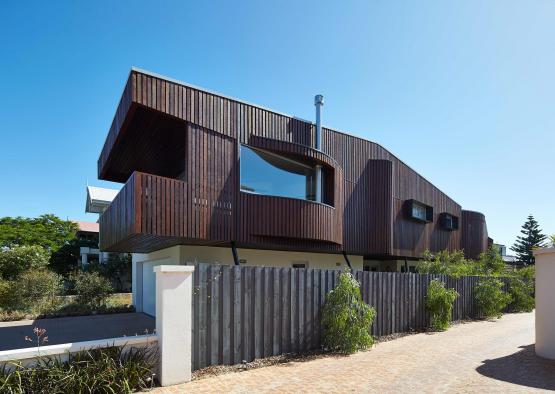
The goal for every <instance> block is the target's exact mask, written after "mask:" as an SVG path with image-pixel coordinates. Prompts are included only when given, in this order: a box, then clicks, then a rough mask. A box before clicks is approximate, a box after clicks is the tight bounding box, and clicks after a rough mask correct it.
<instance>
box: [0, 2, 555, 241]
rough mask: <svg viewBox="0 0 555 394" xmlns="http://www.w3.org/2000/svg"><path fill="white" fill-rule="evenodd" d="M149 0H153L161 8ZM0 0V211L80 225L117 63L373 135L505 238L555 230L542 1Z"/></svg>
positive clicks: (110, 110)
mask: <svg viewBox="0 0 555 394" xmlns="http://www.w3.org/2000/svg"><path fill="white" fill-rule="evenodd" d="M158 3H163V5H162V6H160V5H158ZM188 3H189V4H187V3H186V2H183V1H176V2H169V1H164V2H152V3H150V4H148V3H146V2H139V1H133V2H132V1H96V2H89V3H87V4H85V3H84V2H67V3H63V2H44V1H41V2H34V3H33V2H25V4H24V2H21V1H6V2H2V5H1V6H0V7H1V8H0V44H1V45H0V51H1V52H0V56H1V57H0V59H1V61H0V132H1V140H0V144H1V145H0V146H1V149H0V152H1V154H0V181H1V183H0V216H6V215H10V216H15V215H21V216H35V215H39V214H42V213H46V212H51V213H55V214H57V215H59V216H61V217H64V218H66V217H67V218H73V219H81V220H95V219H96V218H95V217H94V216H93V215H86V214H85V213H84V207H85V184H86V183H87V181H88V182H89V184H91V185H100V186H114V185H113V184H109V183H106V182H100V181H98V180H97V179H96V161H97V158H98V155H99V153H100V150H101V147H102V144H103V142H104V139H105V137H106V134H107V131H108V128H109V125H110V123H111V121H112V118H113V115H114V112H115V109H116V106H117V102H118V100H119V98H120V94H121V91H122V88H123V84H124V82H125V80H126V78H127V75H128V73H129V69H130V67H131V66H137V67H141V68H144V69H147V70H150V71H153V72H156V73H160V74H164V75H167V76H171V77H173V78H176V79H180V80H184V81H187V82H190V83H192V84H195V85H199V86H203V87H206V88H208V89H212V90H216V91H219V92H222V93H224V94H227V95H231V96H235V97H239V98H242V99H244V100H247V101H250V102H254V103H258V104H260V105H263V106H266V107H270V108H274V109H276V110H279V111H282V112H287V113H290V114H293V115H296V116H299V117H302V118H308V119H312V117H313V111H314V106H313V96H314V94H316V93H322V94H324V96H325V99H326V106H325V108H324V111H325V112H324V124H326V125H328V126H331V127H335V128H338V129H341V130H345V131H348V132H350V133H352V134H356V135H359V136H362V137H365V138H368V139H370V140H372V141H375V142H378V143H380V144H382V145H383V146H385V147H386V148H388V149H389V150H391V151H392V152H393V153H394V154H396V155H397V156H399V157H400V158H401V159H402V160H404V161H405V162H406V163H408V164H409V165H410V166H411V167H413V168H414V169H416V170H417V171H419V172H420V173H421V174H423V175H424V176H425V177H426V178H427V179H429V180H430V181H431V182H433V183H434V184H435V185H436V186H438V187H439V188H440V189H441V190H443V191H444V192H446V193H447V194H448V195H449V196H450V197H452V198H453V199H455V200H456V201H457V202H459V203H460V204H461V205H462V206H463V207H464V208H466V209H472V210H478V211H481V212H483V213H485V214H486V217H487V221H488V229H489V233H490V236H492V237H493V238H495V239H496V241H499V242H501V243H505V244H507V245H510V244H512V243H513V241H514V239H515V236H516V235H517V234H518V232H519V229H520V226H521V224H522V223H523V222H524V220H525V218H526V216H527V215H528V214H529V213H533V214H534V215H535V216H536V218H537V219H538V220H539V222H540V225H541V226H542V227H543V229H544V231H545V232H546V233H555V209H553V199H554V197H553V196H554V195H555V182H553V180H552V178H553V174H554V168H555V151H554V148H555V133H554V131H555V116H554V115H555V107H554V105H555V77H554V76H555V74H554V71H555V23H554V20H555V2H554V1H552V0H543V1H542V0H533V1H509V0H489V1H483V0H475V1H468V0H460V1H448V2H447V1H443V0H438V1H425V0H422V1H359V2H355V1H349V2H342V1H341V2H338V1H334V2H324V1H313V2H309V1H302V2H299V1H291V2H277V1H276V2H274V1H271V2H270V1H253V2H247V1H244V2H231V1H222V2H209V1H202V2H196V3H202V5H199V4H192V3H193V2H188Z"/></svg>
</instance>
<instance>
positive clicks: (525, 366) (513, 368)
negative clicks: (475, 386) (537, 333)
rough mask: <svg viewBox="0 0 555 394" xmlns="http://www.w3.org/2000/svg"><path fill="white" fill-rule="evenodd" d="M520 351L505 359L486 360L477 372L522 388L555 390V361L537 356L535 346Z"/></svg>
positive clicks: (524, 347)
mask: <svg viewBox="0 0 555 394" xmlns="http://www.w3.org/2000/svg"><path fill="white" fill-rule="evenodd" d="M520 349H522V350H520V351H518V352H516V353H513V354H510V355H508V356H505V357H500V358H495V359H493V360H485V361H483V364H482V365H481V366H479V367H478V368H476V371H477V372H478V373H480V374H482V375H484V376H487V377H489V378H492V379H497V380H502V381H505V382H509V383H514V384H518V385H521V386H527V387H533V388H537V389H546V390H555V361H554V360H547V359H544V358H541V357H538V356H536V352H535V350H534V345H533V344H532V345H527V346H520Z"/></svg>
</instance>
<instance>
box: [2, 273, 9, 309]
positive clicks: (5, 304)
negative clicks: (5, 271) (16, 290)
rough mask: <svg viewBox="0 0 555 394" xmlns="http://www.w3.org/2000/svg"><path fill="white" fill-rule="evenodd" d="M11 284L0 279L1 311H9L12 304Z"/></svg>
mask: <svg viewBox="0 0 555 394" xmlns="http://www.w3.org/2000/svg"><path fill="white" fill-rule="evenodd" d="M10 284H11V283H10V282H9V281H7V280H5V279H2V278H0V309H8V308H9V306H10V303H11V286H10Z"/></svg>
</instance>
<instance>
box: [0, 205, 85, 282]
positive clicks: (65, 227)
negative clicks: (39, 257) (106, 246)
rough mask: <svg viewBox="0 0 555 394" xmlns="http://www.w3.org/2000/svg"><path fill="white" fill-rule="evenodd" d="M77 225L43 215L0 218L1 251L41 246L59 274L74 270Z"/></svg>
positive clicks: (77, 251) (77, 252) (76, 248)
mask: <svg viewBox="0 0 555 394" xmlns="http://www.w3.org/2000/svg"><path fill="white" fill-rule="evenodd" d="M77 230H78V229H77V225H76V224H75V223H74V222H71V221H69V220H62V219H60V218H59V217H57V216H55V215H52V214H46V215H42V216H39V217H37V218H23V217H3V218H0V247H8V248H13V247H14V246H40V247H42V248H44V250H46V251H47V252H48V253H49V255H50V257H49V258H50V266H51V268H52V269H54V270H55V271H56V272H58V273H60V274H67V273H68V272H69V271H70V270H71V269H74V268H75V265H76V263H77V259H78V257H79V246H78V244H77V240H76V238H75V234H76V232H77Z"/></svg>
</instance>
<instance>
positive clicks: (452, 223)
mask: <svg viewBox="0 0 555 394" xmlns="http://www.w3.org/2000/svg"><path fill="white" fill-rule="evenodd" d="M441 228H442V229H444V230H447V231H456V230H458V229H459V218H458V216H455V215H452V214H450V213H447V212H443V213H442V214H441Z"/></svg>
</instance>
